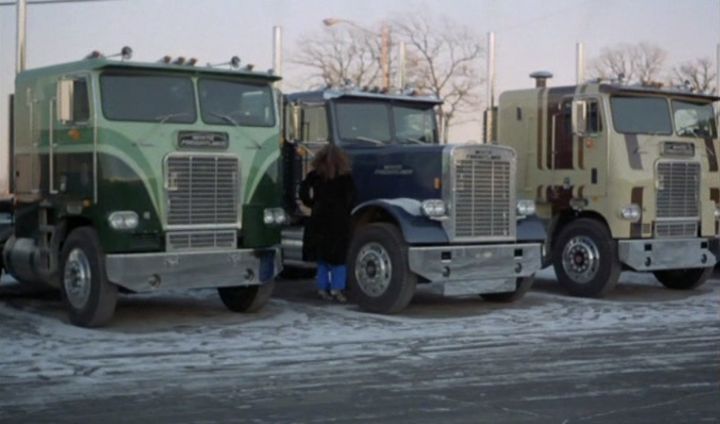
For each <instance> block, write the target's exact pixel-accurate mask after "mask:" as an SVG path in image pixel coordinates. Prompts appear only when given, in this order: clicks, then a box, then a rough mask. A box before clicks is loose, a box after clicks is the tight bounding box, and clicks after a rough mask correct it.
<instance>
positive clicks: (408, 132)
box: [335, 102, 437, 144]
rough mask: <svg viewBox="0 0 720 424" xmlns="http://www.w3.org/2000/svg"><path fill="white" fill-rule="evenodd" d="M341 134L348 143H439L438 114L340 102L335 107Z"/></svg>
mask: <svg viewBox="0 0 720 424" xmlns="http://www.w3.org/2000/svg"><path fill="white" fill-rule="evenodd" d="M335 111H336V115H337V126H338V134H339V136H340V139H342V140H343V141H348V142H358V141H359V142H368V143H374V144H390V143H415V144H426V143H435V142H436V139H437V137H436V134H437V131H436V124H435V112H434V111H433V109H432V108H427V107H424V108H421V107H411V106H406V105H397V104H391V103H387V102H341V103H337V104H336V107H335Z"/></svg>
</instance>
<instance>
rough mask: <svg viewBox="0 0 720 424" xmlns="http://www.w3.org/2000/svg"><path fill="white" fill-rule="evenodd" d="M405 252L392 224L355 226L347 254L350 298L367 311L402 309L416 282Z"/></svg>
mask: <svg viewBox="0 0 720 424" xmlns="http://www.w3.org/2000/svg"><path fill="white" fill-rule="evenodd" d="M407 256H408V246H407V244H406V243H405V240H404V239H403V237H402V235H401V234H400V231H399V230H398V229H397V227H395V226H394V225H392V224H387V223H377V224H370V225H367V226H364V227H361V228H360V229H358V230H357V231H356V233H355V235H354V236H353V239H352V242H351V243H350V251H349V254H348V263H349V272H348V277H349V278H348V280H349V284H348V285H349V289H350V293H349V294H350V298H351V300H352V301H353V302H355V303H357V305H358V306H359V307H360V309H362V310H364V311H368V312H375V313H380V314H395V313H398V312H400V311H402V310H403V309H405V307H406V306H407V305H408V304H409V303H410V300H411V299H412V297H413V295H414V294H415V285H416V284H417V276H416V275H415V274H414V273H412V272H411V271H410V269H409V268H408V257H407Z"/></svg>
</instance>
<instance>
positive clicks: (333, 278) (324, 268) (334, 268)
mask: <svg viewBox="0 0 720 424" xmlns="http://www.w3.org/2000/svg"><path fill="white" fill-rule="evenodd" d="M346 280H347V266H345V265H330V264H329V263H327V262H323V261H318V263H317V280H316V281H317V287H318V290H345V281H346Z"/></svg>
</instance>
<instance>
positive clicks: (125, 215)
mask: <svg viewBox="0 0 720 424" xmlns="http://www.w3.org/2000/svg"><path fill="white" fill-rule="evenodd" d="M107 220H108V225H109V226H110V228H112V229H113V230H117V231H131V230H134V229H136V228H137V227H138V225H140V216H139V215H138V214H137V212H135V211H114V212H111V213H110V214H109V215H108V218H107Z"/></svg>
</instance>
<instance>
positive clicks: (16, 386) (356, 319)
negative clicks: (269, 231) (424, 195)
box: [0, 272, 720, 423]
mask: <svg viewBox="0 0 720 424" xmlns="http://www.w3.org/2000/svg"><path fill="white" fill-rule="evenodd" d="M621 281H622V283H621V284H620V285H618V287H617V289H616V290H615V291H614V292H613V293H612V294H611V295H610V296H608V298H606V299H602V300H591V299H580V298H570V297H567V296H564V295H563V293H562V292H561V291H560V290H559V288H558V287H557V283H556V282H555V281H554V276H553V274H552V273H551V272H544V273H542V274H541V275H540V276H539V278H538V281H537V283H536V288H535V289H534V290H533V291H531V292H530V293H529V294H528V295H527V296H526V297H525V298H524V299H523V300H521V301H519V302H517V303H515V304H511V305H498V304H491V303H487V302H484V301H482V300H481V299H478V298H474V297H472V298H469V297H466V298H443V297H439V296H436V295H432V294H419V295H418V296H416V298H415V299H414V302H413V304H412V305H411V306H410V307H409V308H408V310H407V311H406V312H405V313H403V314H401V315H399V316H379V315H371V314H366V313H362V312H360V311H359V310H357V309H356V308H355V307H354V306H352V305H338V304H326V303H322V302H320V301H318V300H315V299H314V298H313V296H312V292H313V289H312V283H311V282H310V281H308V280H305V281H285V282H279V283H278V288H277V290H276V292H277V293H276V296H275V298H274V299H273V300H272V301H271V303H270V304H269V305H268V306H267V307H266V308H265V309H264V310H263V311H262V312H260V313H259V314H255V315H238V314H233V313H230V312H228V311H226V310H225V309H224V307H223V306H222V304H221V302H220V301H219V299H218V298H217V295H216V293H215V292H214V291H212V290H202V291H189V292H171V293H167V292H166V293H160V294H154V295H142V296H127V297H123V298H122V299H121V302H120V304H119V305H118V310H117V312H116V317H115V319H114V321H113V322H112V323H111V325H110V326H109V327H107V328H103V329H97V330H88V329H82V328H77V327H73V326H71V325H69V324H68V323H67V320H66V318H65V315H64V312H63V310H62V307H61V304H60V302H59V301H58V300H57V299H53V298H49V299H48V298H44V299H37V298H27V297H23V296H16V295H13V294H12V293H11V292H6V293H5V294H2V291H1V290H0V422H3V421H8V422H42V421H43V420H45V421H47V422H94V421H103V422H106V423H107V422H113V421H125V418H128V421H134V422H142V421H145V420H148V419H153V420H155V421H156V422H177V421H178V420H180V421H187V422H228V421H238V422H245V421H247V422H325V421H353V422H383V421H386V422H404V421H403V418H405V419H407V420H408V421H407V422H438V421H437V420H438V419H441V417H445V418H444V419H447V418H448V417H451V419H450V422H478V421H474V420H473V419H477V417H478V416H479V415H478V413H479V411H480V409H482V410H487V407H492V408H494V409H493V410H492V411H494V413H495V414H496V415H493V417H494V419H493V421H494V422H518V421H537V422H547V421H555V420H558V422H563V420H562V419H560V418H561V417H565V418H564V419H565V420H566V422H575V421H579V420H580V419H581V418H584V419H585V420H588V419H589V420H590V421H596V422H605V421H615V422H617V419H618V418H619V417H625V418H628V417H635V418H642V417H648V416H649V417H655V416H654V415H652V414H650V415H644V414H642V413H638V409H637V408H640V407H644V408H646V411H645V412H652V411H655V412H657V413H659V414H660V417H659V418H663V417H664V418H665V419H666V420H669V421H667V422H681V421H683V419H679V420H678V418H679V417H684V418H685V419H688V418H689V421H688V422H700V421H702V420H704V419H708V420H709V422H717V421H715V420H717V419H718V417H720V408H717V407H716V406H715V402H714V401H711V400H708V399H715V400H717V399H720V397H718V396H719V395H720V388H719V384H718V375H720V373H718V371H719V370H720V366H719V365H720V362H719V361H718V359H719V358H720V316H719V310H720V308H719V303H718V300H720V296H719V295H720V280H718V279H717V278H716V279H714V280H712V281H710V282H709V283H707V284H706V285H705V286H703V287H701V288H700V289H698V290H695V291H690V292H678V291H670V290H666V289H664V288H662V287H661V286H660V285H659V284H658V283H657V282H655V280H654V278H653V277H652V276H648V275H642V274H631V273H626V274H623V277H622V280H621ZM7 286H8V284H7V283H6V284H5V287H6V288H7ZM0 288H2V286H0ZM8 293H10V294H8ZM569 352H570V353H569ZM571 352H574V353H571ZM511 359H512V361H511ZM686 367H687V369H685V368H686ZM697 367H700V368H697ZM686 371H687V372H686ZM713 371H714V372H713ZM664 373H667V374H664ZM611 376H614V377H612V378H611ZM662 376H665V377H662ZM666 377H667V378H666ZM647 379H650V380H647ZM552 381H557V383H556V384H554V385H553V384H551V385H550V386H547V388H546V389H543V388H542V387H546V386H545V385H546V384H550V383H548V382H552ZM593 382H602V383H597V384H598V385H597V386H596V385H595V383H593ZM510 385H511V386H512V391H510V392H508V393H507V394H503V393H504V392H502V391H501V392H498V391H497V390H498V389H497V388H498V387H507V388H508V390H509V389H510ZM653 385H655V386H653ZM353 386H354V387H355V388H353ZM656 386H657V387H656ZM328 387H334V389H332V390H331V391H330V392H328V393H327V394H326V395H325V396H322V397H320V398H316V397H314V396H313V393H318V392H322V391H323V390H329V389H328ZM483 387H484V388H485V389H483ZM491 387H492V388H494V389H493V390H494V391H493V392H492V393H490V392H488V393H486V395H487V396H488V400H487V401H486V402H487V405H485V407H482V408H480V406H481V404H482V402H480V401H479V400H477V399H476V400H475V401H472V402H471V403H470V404H468V403H462V404H458V403H456V401H457V399H454V400H452V401H451V400H449V399H444V398H442V397H441V398H438V397H433V396H443V394H444V393H457V394H458V396H460V397H461V393H460V392H462V393H467V392H468V391H470V392H473V393H485V392H483V390H489V388H491ZM643 387H646V390H647V393H645V394H647V396H648V397H647V399H646V400H647V401H643V402H632V403H630V404H628V405H627V408H630V409H626V408H625V407H623V408H620V409H618V408H617V402H620V403H622V402H623V401H622V399H624V401H627V400H628V397H630V398H631V397H633V396H635V397H637V398H638V399H644V398H645V397H646V396H645V394H644V392H643V390H645V389H643ZM653 387H655V389H653ZM530 389H532V390H530ZM388 390H389V391H388ZM527 390H530V391H533V390H534V391H536V392H535V393H530V392H527ZM654 390H655V391H654ZM211 393H212V396H211V395H210V394H211ZM398 393H403V395H402V396H401V397H400V398H397V399H395V398H393V396H396V395H397V396H399V395H398ZM652 393H656V394H657V396H659V399H651V398H652V396H650V394H652ZM673 393H679V394H680V397H679V398H678V399H677V400H675V401H674V402H680V400H681V399H694V401H693V402H694V403H693V402H691V403H689V404H688V405H691V406H692V409H693V414H694V415H693V414H691V415H687V414H686V415H682V416H677V415H668V412H667V411H668V410H669V409H668V408H671V409H672V410H677V408H680V410H681V411H682V408H683V403H679V404H674V402H671V403H670V404H668V403H667V402H669V401H672V398H673V396H672V394H673ZM359 394H362V396H360V395H359ZM334 396H340V397H341V398H342V399H345V398H346V397H350V398H351V400H348V399H345V400H347V401H348V402H350V403H349V405H354V406H353V407H354V408H357V410H355V409H352V408H353V407H350V406H348V408H350V409H348V410H346V411H343V407H342V406H340V407H339V408H333V409H331V413H328V411H327V410H324V409H317V408H316V407H318V408H325V407H327V405H326V404H325V402H327V401H328V399H333V397H334ZM358 396H359V397H361V399H358ZM374 396H379V397H380V398H379V399H369V398H374ZM603 396H610V397H611V398H612V399H616V400H614V401H612V402H611V404H606V405H604V406H602V405H601V406H593V407H590V406H587V405H586V402H588V401H589V400H590V399H594V398H603ZM118 399H121V400H123V401H122V402H120V403H118ZM151 399H154V402H155V403H152V402H150V401H149V400H151ZM381 399H385V400H388V399H394V401H393V403H392V404H388V405H385V403H384V401H383V400H381ZM403 399H404V400H406V401H407V405H405V406H404V407H403V408H402V409H404V411H405V412H404V414H402V415H398V411H397V408H392V407H391V405H393V404H395V403H398V402H399V403H398V404H399V405H403ZM184 400H185V401H187V404H186V405H185V407H183V405H182V404H183V402H184ZM515 401H522V402H524V403H523V405H525V406H524V407H523V408H525V407H527V406H528V404H530V405H532V407H531V408H529V409H523V408H520V409H517V408H513V407H509V406H507V405H509V403H508V402H510V403H512V402H515ZM267 402H272V405H275V406H272V407H271V406H270V404H268V403H267ZM358 402H359V403H358ZM388 402H389V400H388ZM573 402H575V403H573ZM365 403H368V405H371V406H369V407H363V408H361V405H365ZM613 403H615V404H613ZM655 403H657V405H656V407H652V405H654V404H655ZM129 404H134V405H143V406H142V407H138V409H134V408H130V409H128V408H126V407H124V406H121V405H129ZM216 404H218V405H221V406H222V408H223V409H222V410H221V413H220V415H218V412H217V411H216V409H215V408H211V409H209V410H208V409H207V408H206V407H202V405H210V406H212V405H216ZM151 405H152V407H153V408H155V409H153V410H154V411H155V412H153V414H151V415H147V411H148V409H147V408H148V407H150V406H151ZM189 405H195V406H194V407H193V408H190V407H189ZM372 405H374V406H372ZM383 405H385V406H383ZM423 405H426V406H423ZM472 405H475V406H476V407H473V406H472ZM503 405H505V406H503ZM541 405H542V406H541ZM548 405H559V407H560V410H558V409H557V408H558V407H557V406H556V407H554V408H553V409H552V410H546V409H547V408H548V407H549V406H548ZM563 405H566V406H567V410H566V411H563V410H562V408H563ZM588 405H589V404H588ZM593 405H594V404H593ZM633 405H636V406H635V409H633ZM647 405H650V407H648V406H647ZM668 405H670V406H668ZM515 406H517V405H515ZM376 407H377V408H376ZM208 408H209V407H208ZM228 408H230V409H228ZM423 408H426V409H427V408H430V409H428V410H427V411H426V410H425V409H423ZM503 408H505V409H507V410H504V409H503ZM648 408H649V409H648ZM708 408H709V409H708ZM713 408H715V412H717V414H716V415H714V416H713ZM190 409H192V411H190ZM519 410H521V411H522V412H517V411H519ZM641 410H642V409H641ZM143 411H144V412H143ZM163 411H165V412H163ZM167 411H175V412H173V413H170V412H167ZM229 411H235V413H233V414H232V415H227V414H228V413H229ZM281 411H282V412H281ZM323 411H325V412H323ZM363 411H365V415H363ZM513 411H514V412H513ZM632 411H634V412H633V413H638V415H628V414H631V412H632ZM200 412H202V413H200ZM345 412H347V414H349V415H346V414H345ZM350 412H352V413H350ZM465 412H466V413H467V414H466V415H465ZM133 413H138V414H140V415H132V414H133ZM127 414H130V415H127ZM167 414H170V415H167ZM448 414H450V415H448ZM618 414H619V415H618ZM133 416H134V417H135V419H132V418H129V417H133ZM123 417H125V418H123ZM463 417H466V418H467V419H466V420H465V421H463ZM231 418H232V419H231ZM330 418H332V419H330ZM520 418H522V420H521V419H520ZM423 419H426V420H427V421H423ZM163 420H167V421H163ZM585 420H584V421H585ZM621 421H622V420H621ZM633 421H636V420H635V419H633ZM640 421H643V420H642V419H640ZM662 421H663V420H662V419H660V421H657V420H654V421H648V422H662Z"/></svg>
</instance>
